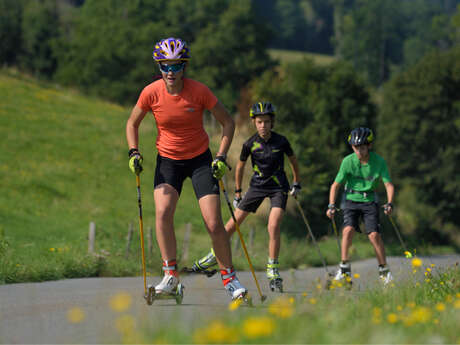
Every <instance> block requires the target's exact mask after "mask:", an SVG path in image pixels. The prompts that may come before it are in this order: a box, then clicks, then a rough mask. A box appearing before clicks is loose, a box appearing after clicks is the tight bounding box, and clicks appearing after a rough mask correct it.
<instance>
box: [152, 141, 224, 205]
mask: <svg viewBox="0 0 460 345" xmlns="http://www.w3.org/2000/svg"><path fill="white" fill-rule="evenodd" d="M211 163H212V155H211V151H209V149H208V150H207V151H205V152H204V153H202V154H200V155H199V156H196V157H194V158H192V159H183V160H174V159H170V158H166V157H162V156H160V155H158V156H157V166H156V169H155V180H154V182H153V185H154V188H156V187H157V186H158V185H160V184H162V183H167V184H169V185H171V186H173V187H174V189H175V190H177V193H179V195H180V193H181V191H182V185H183V183H184V180H185V179H186V178H187V177H190V178H191V179H192V185H193V189H194V190H195V195H196V198H197V199H200V198H201V197H203V196H205V195H209V194H219V183H218V181H217V180H216V179H215V178H214V177H213V176H212V170H211Z"/></svg>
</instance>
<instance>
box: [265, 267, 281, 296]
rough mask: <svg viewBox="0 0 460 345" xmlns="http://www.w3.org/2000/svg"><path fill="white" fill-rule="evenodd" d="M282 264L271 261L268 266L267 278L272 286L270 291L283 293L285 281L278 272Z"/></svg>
mask: <svg viewBox="0 0 460 345" xmlns="http://www.w3.org/2000/svg"><path fill="white" fill-rule="evenodd" d="M279 266H280V264H279V263H278V261H277V260H271V261H269V263H268V264H267V278H268V280H269V284H270V290H272V291H275V290H276V291H278V292H283V279H282V278H281V276H280V272H279V270H278V268H279Z"/></svg>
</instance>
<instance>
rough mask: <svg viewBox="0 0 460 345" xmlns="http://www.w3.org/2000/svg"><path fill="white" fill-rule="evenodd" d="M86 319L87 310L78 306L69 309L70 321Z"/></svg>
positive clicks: (68, 317)
mask: <svg viewBox="0 0 460 345" xmlns="http://www.w3.org/2000/svg"><path fill="white" fill-rule="evenodd" d="M84 319H85V312H84V311H83V310H82V309H81V308H78V307H75V308H72V309H69V311H68V312H67V320H68V321H69V322H70V323H80V322H82V321H83V320H84Z"/></svg>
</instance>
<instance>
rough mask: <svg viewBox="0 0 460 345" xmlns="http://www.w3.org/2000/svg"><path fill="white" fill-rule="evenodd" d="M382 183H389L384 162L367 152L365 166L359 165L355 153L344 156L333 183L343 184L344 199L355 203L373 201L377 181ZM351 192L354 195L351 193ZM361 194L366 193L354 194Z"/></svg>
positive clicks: (388, 175)
mask: <svg viewBox="0 0 460 345" xmlns="http://www.w3.org/2000/svg"><path fill="white" fill-rule="evenodd" d="M379 178H381V179H382V181H383V183H386V182H391V179H390V174H389V173H388V167H387V163H386V162H385V160H384V159H383V158H382V157H380V156H379V155H378V154H376V153H375V152H373V151H371V152H369V161H368V162H367V164H361V163H360V161H359V158H358V156H357V155H356V154H355V153H352V154H349V155H348V156H346V157H345V158H344V159H343V161H342V164H341V165H340V169H339V172H338V174H337V176H336V178H335V182H337V183H340V184H343V183H345V191H348V192H347V196H346V199H347V200H351V201H357V202H369V201H374V198H375V196H374V194H375V193H374V191H375V190H376V188H377V184H378V179H379ZM351 190H353V191H355V193H351V192H350V191H351ZM356 192H363V193H366V195H364V194H363V193H356Z"/></svg>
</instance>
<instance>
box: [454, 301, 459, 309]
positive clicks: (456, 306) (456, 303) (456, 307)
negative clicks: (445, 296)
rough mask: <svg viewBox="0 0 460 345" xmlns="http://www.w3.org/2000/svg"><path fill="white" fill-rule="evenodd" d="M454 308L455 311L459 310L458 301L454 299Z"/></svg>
mask: <svg viewBox="0 0 460 345" xmlns="http://www.w3.org/2000/svg"><path fill="white" fill-rule="evenodd" d="M454 308H455V309H460V299H456V300H455V302H454Z"/></svg>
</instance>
